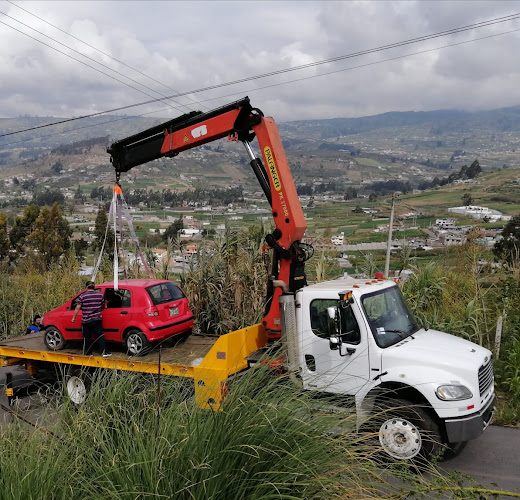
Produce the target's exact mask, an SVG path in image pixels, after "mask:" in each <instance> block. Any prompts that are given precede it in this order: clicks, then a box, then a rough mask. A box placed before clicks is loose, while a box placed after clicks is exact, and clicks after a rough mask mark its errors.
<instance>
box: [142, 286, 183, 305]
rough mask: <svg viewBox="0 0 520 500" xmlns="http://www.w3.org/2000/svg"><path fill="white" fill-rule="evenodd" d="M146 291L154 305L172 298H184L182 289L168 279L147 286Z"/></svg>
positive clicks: (169, 300)
mask: <svg viewBox="0 0 520 500" xmlns="http://www.w3.org/2000/svg"><path fill="white" fill-rule="evenodd" d="M146 291H147V292H148V295H149V296H150V298H151V299H152V302H153V304H154V305H157V304H164V303H166V302H171V301H172V300H179V299H182V298H184V294H183V293H182V290H181V289H180V288H179V287H178V286H177V285H175V284H174V283H172V282H170V281H168V282H166V283H159V284H158V285H153V286H149V287H148V288H147V289H146Z"/></svg>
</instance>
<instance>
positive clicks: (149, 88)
mask: <svg viewBox="0 0 520 500" xmlns="http://www.w3.org/2000/svg"><path fill="white" fill-rule="evenodd" d="M0 14H2V15H4V16H6V17H8V18H9V19H11V20H13V21H15V22H17V23H19V24H21V25H22V26H25V27H26V28H29V29H31V30H33V31H36V33H38V34H39V35H42V36H44V37H46V38H49V39H50V40H52V41H53V42H54V43H57V44H59V45H62V46H63V47H65V48H67V49H68V50H71V51H72V52H75V53H76V54H79V55H80V56H82V57H84V58H85V59H88V60H89V61H92V62H94V63H96V64H99V65H100V66H102V67H104V68H107V69H108V70H109V71H112V72H114V73H116V74H118V75H120V76H122V77H123V78H126V79H128V80H130V81H131V82H134V83H136V84H137V85H141V86H143V87H144V88H146V89H148V90H151V91H152V92H155V93H156V94H159V95H160V96H161V97H163V98H164V100H166V99H168V100H170V99H172V98H171V97H167V96H165V95H163V94H161V93H160V92H158V91H156V90H154V89H152V88H151V87H148V86H147V85H144V84H143V83H140V82H138V81H137V80H135V79H133V78H130V77H129V76H126V75H124V74H123V73H121V72H119V71H117V70H115V69H112V68H110V67H109V66H107V65H106V64H103V63H101V62H99V61H96V60H95V59H93V58H92V57H89V56H87V55H85V54H83V53H82V52H79V51H78V50H75V49H73V48H72V47H69V46H68V45H66V44H64V43H62V42H60V41H58V40H56V39H55V38H53V37H51V36H49V35H46V34H45V33H42V32H41V31H39V30H37V29H36V28H33V27H31V26H29V25H28V24H25V23H23V22H22V21H19V20H18V19H15V18H14V17H12V16H10V15H9V14H6V13H5V12H0ZM0 22H1V23H2V24H4V25H5V26H9V27H10V28H11V29H13V30H15V31H18V32H19V33H22V34H23V35H25V36H27V37H29V38H31V39H33V40H36V41H37V42H39V43H42V44H43V45H45V46H46V47H49V48H51V49H53V50H56V51H57V52H59V53H60V54H63V55H65V56H67V57H70V58H72V59H73V60H74V61H77V62H79V63H81V64H84V65H85V66H87V67H89V68H91V69H94V70H96V71H98V72H99V73H101V74H103V75H105V76H108V77H109V78H112V79H113V80H116V81H117V82H120V83H123V84H124V85H127V86H128V87H130V88H132V89H134V90H137V91H138V92H141V93H143V94H145V95H147V96H148V97H152V98H155V99H156V97H155V96H153V95H151V94H148V93H147V92H145V91H144V90H142V89H139V88H137V87H134V86H133V85H130V84H128V83H127V82H124V81H122V80H119V79H117V78H115V77H114V76H112V75H110V74H108V73H105V72H104V71H101V70H100V69H98V68H94V67H93V66H90V65H89V64H86V63H85V62H83V61H81V60H79V59H76V58H75V57H72V56H71V55H70V54H67V53H66V52H63V51H61V50H58V49H57V48H56V47H53V46H52V45H48V44H46V43H44V42H42V41H41V40H39V39H37V38H34V37H32V36H30V35H28V34H27V33H24V32H23V31H21V30H18V29H16V28H15V27H14V26H11V25H10V24H7V23H4V22H2V21H0ZM157 100H158V101H161V100H162V99H157ZM174 102H175V101H174ZM166 104H168V103H166ZM175 104H177V105H179V106H183V107H185V108H187V106H186V105H184V104H181V103H178V102H175ZM170 106H171V105H170ZM171 107H172V108H173V109H178V108H174V107H173V106H171ZM188 109H189V108H188Z"/></svg>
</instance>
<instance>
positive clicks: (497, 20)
mask: <svg viewBox="0 0 520 500" xmlns="http://www.w3.org/2000/svg"><path fill="white" fill-rule="evenodd" d="M515 19H520V13H516V14H511V15H508V16H503V17H499V18H495V19H491V20H488V21H482V22H479V23H474V24H471V25H467V26H463V27H460V28H453V29H450V30H446V31H442V32H438V33H434V34H431V35H425V36H422V37H416V38H413V39H410V40H406V41H402V42H396V43H392V44H388V45H383V46H380V47H376V48H373V49H367V50H363V51H359V52H354V53H351V54H347V55H343V56H337V57H334V58H330V59H325V60H322V61H317V62H313V63H308V64H304V65H300V66H295V67H292V68H285V69H280V70H276V71H272V72H268V73H263V74H260V75H255V76H251V77H247V78H241V79H239V80H233V81H230V82H226V83H221V84H217V85H211V86H208V87H203V88H200V89H196V90H191V91H188V92H183V93H179V94H175V95H173V96H168V97H172V98H174V97H181V96H183V95H186V94H195V93H199V92H204V91H207V90H214V89H217V88H222V87H227V86H231V85H236V84H238V83H245V82H247V81H253V80H258V79H261V78H266V77H269V76H275V75H279V74H283V73H289V72H292V71H299V70H302V69H307V68H311V67H316V66H319V65H323V64H329V63H332V62H338V61H341V60H346V59H352V58H355V57H360V56H363V55H368V54H373V53H376V52H382V51H385V50H389V49H392V48H397V47H402V46H406V45H410V44H413V43H418V42H423V41H427V40H432V39H435V38H439V37H443V36H447V35H450V34H456V33H462V32H465V31H469V30H472V29H477V28H483V27H487V26H492V25H494V24H499V23H503V22H506V21H512V20H515ZM0 22H1V21H0ZM516 31H518V30H511V31H507V32H503V33H496V34H492V35H488V36H485V37H481V38H476V39H473V40H466V41H463V42H457V43H453V44H448V45H445V46H442V47H437V48H433V49H427V50H424V51H420V52H416V53H414V54H404V55H401V56H396V57H393V58H389V59H386V60H383V61H375V62H372V63H367V64H364V65H360V66H356V67H354V68H346V69H341V70H335V71H331V72H328V73H324V74H320V75H312V76H310V77H303V78H300V79H296V80H292V81H291V82H282V83H275V84H271V85H267V86H265V87H262V88H268V87H274V86H278V85H282V84H284V83H292V82H294V81H301V80H306V79H311V78H317V77H319V76H324V75H327V74H333V73H338V72H341V71H348V70H350V69H355V68H358V67H365V66H371V65H374V64H380V63H382V62H386V61H390V60H396V59H402V58H404V57H409V56H410V55H416V54H420V53H426V52H432V51H434V50H439V49H441V48H446V47H452V46H456V45H462V44H465V43H471V42H473V41H477V40H482V39H486V38H493V37H495V36H500V35H504V34H508V33H513V32H516ZM257 90H259V89H257ZM240 93H244V91H241V92H240ZM221 97H222V96H220V97H218V98H221ZM207 100H213V99H207ZM158 101H161V99H153V100H150V101H144V102H139V103H135V104H130V105H127V106H120V107H118V108H113V109H109V110H105V111H99V112H97V113H91V114H88V115H83V116H78V117H74V118H67V119H65V120H59V121H57V122H53V123H49V124H45V125H38V126H36V127H30V128H27V129H23V130H19V131H16V132H9V133H6V134H0V137H6V136H10V135H15V134H20V133H23V132H29V131H32V130H37V129H41V128H46V127H51V126H54V125H59V124H62V123H67V122H71V121H77V120H82V119H84V118H92V117H95V116H100V115H104V114H107V113H115V112H118V111H122V110H126V109H131V108H135V107H139V106H144V105H147V104H152V103H155V102H158Z"/></svg>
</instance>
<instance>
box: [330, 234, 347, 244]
mask: <svg viewBox="0 0 520 500" xmlns="http://www.w3.org/2000/svg"><path fill="white" fill-rule="evenodd" d="M344 240H345V233H344V232H341V233H339V234H335V235H334V236H332V238H331V239H330V241H331V242H332V244H333V245H343V242H344Z"/></svg>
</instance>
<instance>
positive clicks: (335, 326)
mask: <svg viewBox="0 0 520 500" xmlns="http://www.w3.org/2000/svg"><path fill="white" fill-rule="evenodd" d="M327 316H328V320H329V321H328V323H329V332H330V333H331V337H332V336H333V335H336V336H339V335H341V326H340V325H341V322H340V312H339V310H338V307H337V306H331V307H327Z"/></svg>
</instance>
